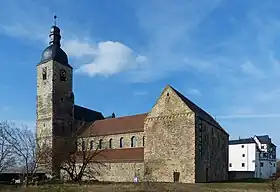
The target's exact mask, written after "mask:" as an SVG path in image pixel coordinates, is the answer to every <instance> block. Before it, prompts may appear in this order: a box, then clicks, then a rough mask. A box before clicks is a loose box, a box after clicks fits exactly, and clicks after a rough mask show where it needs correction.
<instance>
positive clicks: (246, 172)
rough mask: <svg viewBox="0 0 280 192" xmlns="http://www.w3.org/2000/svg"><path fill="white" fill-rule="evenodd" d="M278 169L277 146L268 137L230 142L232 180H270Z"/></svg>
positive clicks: (230, 173) (230, 174) (230, 175)
mask: <svg viewBox="0 0 280 192" xmlns="http://www.w3.org/2000/svg"><path fill="white" fill-rule="evenodd" d="M276 167H277V166H276V146H275V145H274V144H273V143H272V142H271V139H270V138H269V136H268V135H263V136H254V137H252V138H245V139H238V140H230V141H229V177H230V178H231V179H242V178H252V177H255V178H264V179H265V178H269V177H270V176H271V175H272V174H274V173H276Z"/></svg>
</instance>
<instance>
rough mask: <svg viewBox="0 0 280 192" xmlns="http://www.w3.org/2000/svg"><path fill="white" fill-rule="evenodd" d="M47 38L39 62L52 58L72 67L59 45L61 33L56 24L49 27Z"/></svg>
mask: <svg viewBox="0 0 280 192" xmlns="http://www.w3.org/2000/svg"><path fill="white" fill-rule="evenodd" d="M49 38H50V41H49V46H48V47H47V48H46V49H45V50H44V51H43V53H42V57H41V61H40V63H39V64H41V63H45V62H48V61H51V60H53V61H56V62H58V63H60V64H62V65H65V66H67V67H69V68H71V69H72V67H71V66H70V65H69V63H68V57H67V54H66V53H65V52H64V51H63V50H62V49H61V47H60V46H61V44H60V39H61V35H60V29H59V27H57V26H56V25H54V26H52V27H51V30H50V34H49Z"/></svg>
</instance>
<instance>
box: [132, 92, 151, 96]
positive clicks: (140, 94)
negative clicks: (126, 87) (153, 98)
mask: <svg viewBox="0 0 280 192" xmlns="http://www.w3.org/2000/svg"><path fill="white" fill-rule="evenodd" d="M133 94H134V95H135V96H144V95H148V91H134V92H133Z"/></svg>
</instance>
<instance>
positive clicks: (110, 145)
mask: <svg viewBox="0 0 280 192" xmlns="http://www.w3.org/2000/svg"><path fill="white" fill-rule="evenodd" d="M112 141H113V139H110V140H109V148H110V149H111V148H112Z"/></svg>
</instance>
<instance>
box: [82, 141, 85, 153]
mask: <svg viewBox="0 0 280 192" xmlns="http://www.w3.org/2000/svg"><path fill="white" fill-rule="evenodd" d="M85 149H86V144H85V141H82V150H83V151H84V150H85Z"/></svg>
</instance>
